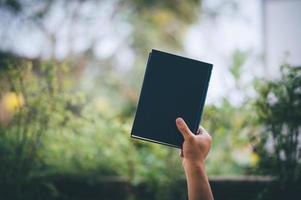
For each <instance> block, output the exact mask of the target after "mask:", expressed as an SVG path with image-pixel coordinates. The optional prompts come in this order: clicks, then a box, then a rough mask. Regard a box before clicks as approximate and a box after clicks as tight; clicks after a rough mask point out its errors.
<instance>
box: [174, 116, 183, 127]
mask: <svg viewBox="0 0 301 200" xmlns="http://www.w3.org/2000/svg"><path fill="white" fill-rule="evenodd" d="M176 122H177V124H178V125H180V126H182V124H183V120H182V119H181V118H177V120H176Z"/></svg>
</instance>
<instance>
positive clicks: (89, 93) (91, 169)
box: [0, 0, 301, 200]
mask: <svg viewBox="0 0 301 200" xmlns="http://www.w3.org/2000/svg"><path fill="white" fill-rule="evenodd" d="M300 19H301V1H300V0H244V1H239V0H186V1H182V0H166V1H161V0H152V1H151V0H144V1H143V0H72V1H68V0H44V1H40V0H0V199H64V200H65V199H85V200H86V199H91V200H92V199H127V200H134V199H160V200H161V199H162V200H165V199H166V200H167V199H186V198H187V191H186V182H185V177H184V172H183V170H182V166H181V161H180V159H179V152H178V150H177V149H173V148H169V147H165V146H161V145H156V144H150V143H147V142H142V141H137V140H133V139H130V131H131V126H132V123H133V117H134V114H135V109H136V105H137V100H138V98H139V93H140V89H141V86H142V80H143V76H144V71H145V66H146V60H147V56H148V52H150V51H151V49H152V48H155V49H159V50H163V51H168V52H171V53H175V54H179V55H183V56H187V57H191V58H194V59H198V60H202V61H205V62H209V63H213V64H214V68H213V72H212V77H211V81H210V86H209V90H208V96H207V100H206V107H205V110H204V115H203V119H202V122H201V124H202V126H204V127H205V128H206V129H208V130H209V132H210V133H211V135H212V137H213V146H212V149H211V152H210V155H209V158H208V159H207V161H206V162H207V163H206V170H207V172H208V174H209V178H210V181H211V185H212V189H213V192H214V196H215V198H216V199H297V198H298V196H299V195H301V194H300V191H298V189H300V187H301V136H300V135H301V134H300V132H301V37H300V35H301V20H300Z"/></svg>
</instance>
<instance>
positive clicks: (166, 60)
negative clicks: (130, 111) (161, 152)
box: [131, 49, 213, 148]
mask: <svg viewBox="0 0 301 200" xmlns="http://www.w3.org/2000/svg"><path fill="white" fill-rule="evenodd" d="M212 66H213V65H212V64H209V63H205V62H201V61H198V60H193V59H189V58H185V57H182V56H178V55H174V54H170V53H166V52H162V51H158V50H154V49H153V50H152V51H151V53H150V54H149V57H148V62H147V66H146V70H145V74H144V80H143V83H142V88H141V92H140V97H139V100H138V105H137V110H136V114H135V118H134V122H133V127H132V131H131V137H132V138H137V139H141V140H146V141H150V142H155V143H159V144H163V145H168V146H172V147H176V148H181V146H182V143H183V141H184V139H183V136H182V135H181V133H180V132H179V131H178V129H177V127H176V123H175V120H176V118H177V117H182V118H183V119H184V120H185V122H186V123H187V125H188V127H189V128H190V130H191V131H192V132H193V133H196V132H197V130H198V127H199V124H200V121H201V116H202V112H203V108H204V104H205V99H206V94H207V89H208V84H209V79H210V76H211V71H212Z"/></svg>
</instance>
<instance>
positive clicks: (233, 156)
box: [202, 100, 257, 175]
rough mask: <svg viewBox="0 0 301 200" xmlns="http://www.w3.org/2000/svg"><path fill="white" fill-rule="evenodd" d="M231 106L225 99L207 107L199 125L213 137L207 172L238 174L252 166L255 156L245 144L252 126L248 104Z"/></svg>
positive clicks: (213, 173) (211, 173)
mask: <svg viewBox="0 0 301 200" xmlns="http://www.w3.org/2000/svg"><path fill="white" fill-rule="evenodd" d="M248 105H249V104H247V103H246V104H245V105H244V106H241V107H235V106H233V105H231V104H230V103H229V102H228V101H227V100H224V101H223V104H222V105H221V106H214V105H211V106H207V107H206V109H205V115H204V118H203V122H202V125H203V126H204V127H206V129H208V130H209V132H210V134H211V135H212V138H213V140H212V141H213V144H212V148H211V151H210V155H209V157H208V160H207V166H206V168H207V171H208V174H210V175H238V174H245V173H247V169H248V168H250V167H253V166H255V164H256V162H257V156H256V155H254V153H253V151H252V146H251V145H250V143H249V134H250V133H252V132H253V131H254V129H256V128H255V127H253V126H252V120H251V119H252V118H253V116H252V115H251V114H250V113H251V112H250V111H251V109H252V108H251V107H249V106H248Z"/></svg>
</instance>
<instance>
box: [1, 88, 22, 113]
mask: <svg viewBox="0 0 301 200" xmlns="http://www.w3.org/2000/svg"><path fill="white" fill-rule="evenodd" d="M2 103H3V104H2V105H3V106H4V109H5V110H7V111H8V112H14V111H15V110H16V109H18V108H20V107H22V106H23V105H24V98H23V95H22V94H16V93H15V92H8V93H6V94H5V95H4V96H3V97H2Z"/></svg>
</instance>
